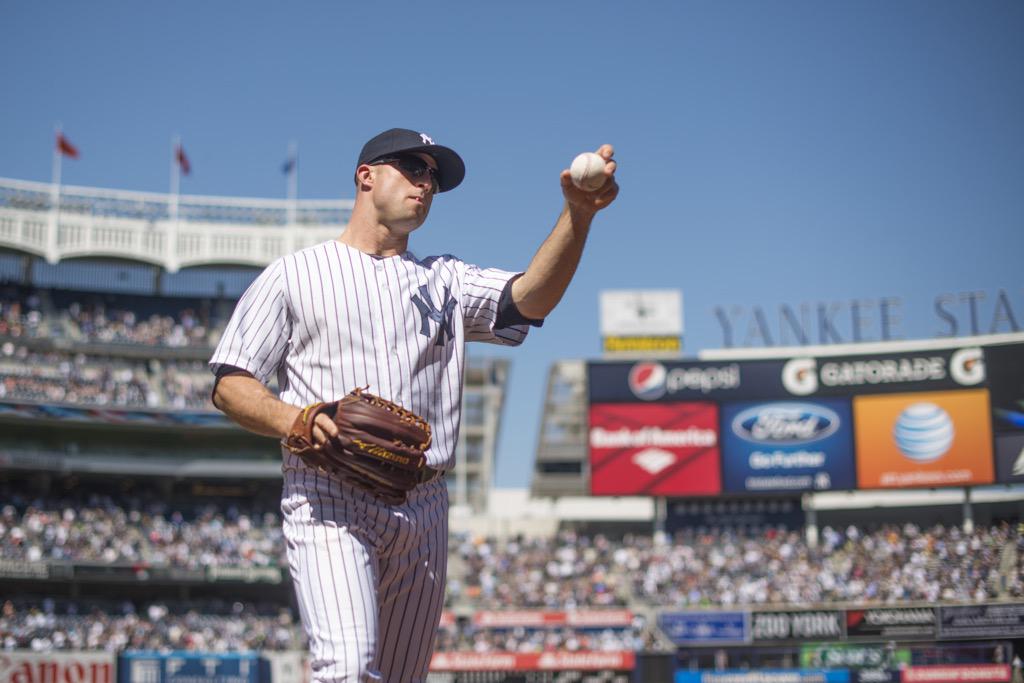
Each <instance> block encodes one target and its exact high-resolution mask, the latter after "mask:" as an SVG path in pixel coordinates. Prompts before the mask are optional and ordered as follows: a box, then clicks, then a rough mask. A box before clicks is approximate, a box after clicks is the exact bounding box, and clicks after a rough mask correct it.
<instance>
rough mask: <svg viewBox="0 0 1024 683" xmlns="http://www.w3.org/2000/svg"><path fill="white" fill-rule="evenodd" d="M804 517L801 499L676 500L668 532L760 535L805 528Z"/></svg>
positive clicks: (669, 513) (669, 514) (668, 518)
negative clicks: (728, 531) (731, 531)
mask: <svg viewBox="0 0 1024 683" xmlns="http://www.w3.org/2000/svg"><path fill="white" fill-rule="evenodd" d="M804 521H805V514H804V510H803V507H802V506H801V505H800V500H799V499H798V498H796V497H792V498H770V499H767V500H766V499H764V498H756V499H753V500H751V499H749V498H748V499H745V500H709V499H704V500H674V501H670V502H669V504H668V510H667V514H666V515H665V531H667V532H668V533H670V534H674V533H676V532H677V531H680V530H682V529H695V530H710V529H735V530H743V531H747V532H750V533H761V532H763V531H766V530H768V529H802V528H803V526H804Z"/></svg>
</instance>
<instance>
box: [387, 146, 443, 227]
mask: <svg viewBox="0 0 1024 683" xmlns="http://www.w3.org/2000/svg"><path fill="white" fill-rule="evenodd" d="M372 166H373V168H374V187H373V199H374V205H375V206H376V208H377V212H378V216H379V219H380V222H381V223H383V224H385V225H387V226H388V227H390V228H391V229H392V230H401V231H407V232H412V231H413V230H415V229H416V228H418V227H419V226H421V225H422V224H423V221H425V220H426V219H427V214H428V213H430V204H431V202H432V201H433V200H434V188H435V187H436V181H435V180H434V174H433V171H434V170H436V168H437V164H436V163H435V162H434V160H433V159H432V158H430V157H429V156H427V155H425V154H415V155H412V154H407V155H400V156H398V157H397V158H395V159H394V160H388V161H385V162H383V163H377V164H373V165H372Z"/></svg>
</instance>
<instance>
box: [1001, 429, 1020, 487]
mask: <svg viewBox="0 0 1024 683" xmlns="http://www.w3.org/2000/svg"><path fill="white" fill-rule="evenodd" d="M996 481H998V482H999V483H1001V484H1021V483H1024V432H1021V433H1020V434H996Z"/></svg>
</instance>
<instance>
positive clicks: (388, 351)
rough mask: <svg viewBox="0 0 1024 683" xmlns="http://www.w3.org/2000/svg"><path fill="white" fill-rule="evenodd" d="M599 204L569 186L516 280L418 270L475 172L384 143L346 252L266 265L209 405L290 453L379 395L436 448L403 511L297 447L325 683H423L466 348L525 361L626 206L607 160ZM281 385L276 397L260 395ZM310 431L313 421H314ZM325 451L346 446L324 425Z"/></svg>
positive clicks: (296, 480) (306, 571)
mask: <svg viewBox="0 0 1024 683" xmlns="http://www.w3.org/2000/svg"><path fill="white" fill-rule="evenodd" d="M598 153H599V154H600V155H601V156H602V157H603V158H604V159H605V174H606V175H607V182H605V184H604V185H603V186H602V187H601V188H599V189H597V190H593V191H585V190H582V189H579V188H577V187H576V186H575V185H573V183H572V181H571V177H570V173H569V170H568V169H567V170H565V171H563V172H562V173H561V186H562V194H563V196H564V197H565V204H564V206H563V209H562V212H561V214H560V215H559V217H558V220H557V222H556V223H555V226H554V228H553V229H552V231H551V233H550V235H549V236H548V237H547V239H546V240H545V241H544V243H543V244H542V245H541V247H540V248H539V250H538V251H537V253H536V255H535V256H534V257H533V259H532V261H531V262H530V264H529V267H528V268H527V269H526V270H525V271H524V272H522V273H513V272H507V271H504V270H498V269H495V268H480V267H477V266H474V265H470V264H468V263H465V262H463V261H461V260H459V259H458V258H456V257H454V256H451V255H442V256H429V257H420V256H417V255H415V254H413V253H412V252H411V251H409V249H408V243H409V236H410V234H412V232H413V231H414V230H416V229H417V228H418V227H420V226H421V225H422V224H423V222H424V221H425V220H426V218H427V214H428V213H429V212H430V207H431V204H432V202H433V201H434V198H435V197H436V195H438V194H439V193H442V192H447V191H449V190H451V189H454V188H455V187H456V186H458V185H459V183H461V182H462V179H463V177H464V176H465V165H464V164H463V161H462V159H461V158H460V157H459V155H458V154H456V153H455V152H454V151H453V150H451V149H449V148H448V147H444V146H441V145H438V144H436V143H435V142H434V141H433V140H432V139H431V138H430V137H429V136H428V135H425V134H423V133H418V132H415V131H412V130H407V129H399V128H395V129H391V130H388V131H385V132H383V133H381V134H380V135H377V136H376V137H374V138H372V139H371V140H370V141H369V142H367V143H366V145H365V146H364V147H363V149H362V151H361V152H360V154H359V159H358V162H357V164H356V168H355V186H356V198H355V205H354V208H353V210H352V216H351V219H350V221H349V224H348V226H347V227H346V228H345V231H344V232H343V233H342V234H341V235H340V236H339V237H338V238H337V239H336V240H332V241H329V242H325V243H323V244H318V245H316V246H313V247H310V248H308V249H303V250H301V251H299V252H297V253H294V254H290V255H288V256H285V257H283V258H280V259H278V260H276V261H274V262H273V263H271V264H270V265H269V266H268V267H267V268H266V270H264V271H263V273H262V274H260V276H259V277H257V278H256V280H255V281H254V282H253V283H252V285H251V286H250V287H249V289H248V290H247V291H246V292H245V294H243V296H242V297H241V299H240V300H239V302H238V305H237V307H236V308H235V311H234V314H233V315H232V317H231V320H230V322H229V324H228V326H227V328H226V329H225V331H224V335H223V337H222V339H221V341H220V343H219V345H218V346H217V349H216V351H215V352H214V354H213V357H212V359H211V360H210V367H211V369H212V371H213V372H214V373H215V374H216V376H217V381H216V384H215V388H214V392H213V402H214V405H216V406H217V408H219V409H220V410H222V411H224V413H226V414H227V415H228V416H229V417H230V418H232V419H233V420H235V421H236V422H238V423H239V424H240V425H242V426H243V427H245V428H246V429H248V430H251V431H253V432H256V433H258V434H263V435H266V436H272V437H277V438H282V439H284V438H286V437H287V436H288V434H289V431H290V430H291V429H292V427H293V425H294V424H298V422H297V419H298V420H299V422H301V420H302V419H303V418H302V414H303V413H304V412H306V411H303V407H305V406H310V405H311V404H315V403H318V402H326V401H335V400H337V399H339V398H340V397H342V396H344V395H345V394H346V393H347V392H350V391H351V390H353V389H354V388H361V387H368V388H369V391H371V392H374V393H375V394H377V395H379V396H380V397H382V398H384V399H387V400H389V401H393V402H394V403H396V404H398V405H399V406H402V407H403V408H405V409H408V410H410V411H412V412H413V413H416V414H417V415H419V416H422V417H423V418H425V420H426V421H427V422H428V423H429V424H430V426H431V428H432V441H431V442H430V445H429V448H427V449H426V451H425V457H426V467H425V468H423V470H422V473H421V474H420V475H419V476H418V481H419V482H420V483H418V484H415V488H414V489H413V490H411V491H410V492H409V493H408V497H407V499H406V500H404V502H401V503H397V504H396V503H395V502H394V501H391V502H388V501H386V500H382V499H381V498H380V497H379V496H377V495H375V494H374V492H373V491H372V490H369V489H367V488H366V487H365V486H363V485H361V483H360V482H358V481H351V480H347V479H346V478H345V477H341V476H335V475H331V474H327V473H326V472H325V471H324V470H322V469H317V468H314V467H311V466H310V465H308V464H307V463H306V461H304V460H303V459H302V458H299V457H297V456H296V455H295V453H294V452H292V451H291V450H288V449H287V448H283V449H282V455H283V458H284V463H283V468H282V469H283V473H284V487H283V491H282V500H281V510H282V512H283V516H284V534H285V539H286V541H287V556H288V563H289V568H290V571H291V574H292V578H293V580H294V583H295V589H296V594H297V598H298V604H299V609H300V612H301V617H302V623H303V626H304V627H305V629H306V633H307V634H308V636H309V642H310V649H311V651H312V670H313V678H314V680H316V681H386V682H387V683H403V682H406V681H424V680H425V679H426V676H427V669H428V665H429V663H430V656H431V653H432V651H433V643H434V636H435V633H436V629H437V625H438V622H439V620H440V614H441V609H442V605H443V603H444V591H445V571H446V565H447V554H448V553H447V543H448V487H447V484H446V482H445V478H444V477H445V472H447V471H448V470H449V469H451V467H452V466H453V465H454V451H455V443H456V439H457V438H458V434H459V421H460V416H461V415H460V413H461V407H462V387H463V367H464V364H465V343H466V342H467V341H484V342H490V343H493V344H503V345H508V346H515V345H518V344H520V343H521V342H522V341H523V339H524V338H525V336H526V333H527V330H528V329H529V326H531V325H532V326H540V325H541V324H542V322H543V319H544V317H545V316H547V315H548V313H549V312H550V311H551V310H552V309H553V308H554V307H555V304H557V303H558V301H559V300H560V299H561V297H562V295H563V293H564V292H565V290H566V287H567V286H568V285H569V281H570V280H571V279H572V276H573V274H574V273H575V271H576V266H577V264H578V263H579V259H580V255H581V254H582V251H583V245H584V242H585V240H586V237H587V233H588V231H589V228H590V224H591V221H592V219H593V217H594V215H595V214H596V213H597V212H598V211H599V210H601V209H603V208H604V207H606V206H608V205H609V204H610V203H611V202H612V201H613V200H614V199H615V197H616V195H617V194H618V185H617V184H616V182H615V178H614V172H615V162H614V161H612V153H613V150H612V147H611V146H610V145H604V146H602V147H601V148H600V150H599V151H598ZM273 377H276V378H277V381H278V386H279V387H280V395H279V396H275V395H273V394H272V393H271V392H270V391H269V390H268V389H267V385H268V383H269V382H270V381H271V378H273ZM310 414H315V413H310ZM311 434H312V438H313V440H314V441H315V442H316V443H317V444H323V445H324V446H325V447H326V444H327V443H328V442H329V441H331V440H332V439H337V438H338V436H339V432H338V427H337V425H336V424H335V422H334V421H332V420H331V419H329V417H328V416H327V415H324V414H319V415H316V416H315V418H313V420H312V425H311Z"/></svg>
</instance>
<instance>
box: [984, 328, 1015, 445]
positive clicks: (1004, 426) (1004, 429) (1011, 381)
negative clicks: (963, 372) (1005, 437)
mask: <svg viewBox="0 0 1024 683" xmlns="http://www.w3.org/2000/svg"><path fill="white" fill-rule="evenodd" d="M985 365H986V366H987V368H988V375H989V379H988V387H989V391H990V392H991V394H992V428H993V429H994V430H995V432H996V434H1020V435H1024V344H999V345H997V346H986V347H985Z"/></svg>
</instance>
